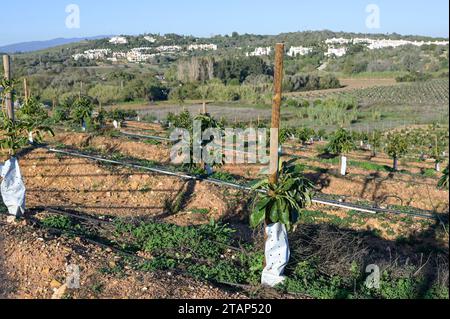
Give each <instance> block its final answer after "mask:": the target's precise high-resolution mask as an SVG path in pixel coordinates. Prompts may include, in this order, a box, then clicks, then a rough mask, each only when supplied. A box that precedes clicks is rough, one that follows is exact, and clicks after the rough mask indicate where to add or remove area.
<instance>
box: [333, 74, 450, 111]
mask: <svg viewBox="0 0 450 319" xmlns="http://www.w3.org/2000/svg"><path fill="white" fill-rule="evenodd" d="M448 86H449V80H448V78H445V79H433V80H429V81H425V82H417V83H407V84H406V83H405V84H401V85H395V86H383V87H373V88H367V89H360V90H355V91H352V92H351V93H339V95H341V96H351V97H355V98H356V99H358V100H360V101H363V102H364V103H366V104H382V103H384V104H400V105H408V104H412V105H448V103H449V90H448Z"/></svg>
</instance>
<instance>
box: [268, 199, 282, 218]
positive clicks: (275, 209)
mask: <svg viewBox="0 0 450 319" xmlns="http://www.w3.org/2000/svg"><path fill="white" fill-rule="evenodd" d="M270 221H271V222H272V223H278V222H279V221H280V215H279V208H278V203H277V202H275V204H274V205H272V208H271V210H270Z"/></svg>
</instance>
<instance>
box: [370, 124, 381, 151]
mask: <svg viewBox="0 0 450 319" xmlns="http://www.w3.org/2000/svg"><path fill="white" fill-rule="evenodd" d="M382 141H383V135H382V134H381V132H380V131H377V130H375V131H373V132H372V133H371V134H370V135H369V145H370V148H371V151H372V157H376V156H377V153H378V151H379V150H380V148H381V146H382Z"/></svg>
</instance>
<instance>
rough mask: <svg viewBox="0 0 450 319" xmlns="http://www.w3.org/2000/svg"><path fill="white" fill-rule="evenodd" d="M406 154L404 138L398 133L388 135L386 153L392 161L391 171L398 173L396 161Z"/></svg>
mask: <svg viewBox="0 0 450 319" xmlns="http://www.w3.org/2000/svg"><path fill="white" fill-rule="evenodd" d="M407 152H408V141H407V139H406V137H405V136H404V135H403V134H401V133H398V132H395V133H390V134H388V137H387V145H386V153H387V154H388V155H389V156H390V157H391V158H392V159H393V161H394V163H393V166H392V168H393V170H394V171H398V160H399V159H400V158H401V157H403V156H404V155H405V154H406V153H407Z"/></svg>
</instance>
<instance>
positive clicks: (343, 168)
mask: <svg viewBox="0 0 450 319" xmlns="http://www.w3.org/2000/svg"><path fill="white" fill-rule="evenodd" d="M341 175H342V176H345V175H347V157H345V156H342V157H341Z"/></svg>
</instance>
